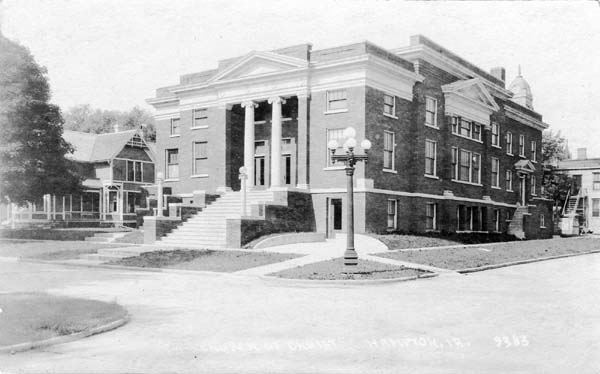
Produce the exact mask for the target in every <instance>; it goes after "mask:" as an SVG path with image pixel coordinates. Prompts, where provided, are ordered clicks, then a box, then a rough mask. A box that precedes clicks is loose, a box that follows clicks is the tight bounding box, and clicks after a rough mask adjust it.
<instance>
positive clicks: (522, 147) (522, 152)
mask: <svg viewBox="0 0 600 374" xmlns="http://www.w3.org/2000/svg"><path fill="white" fill-rule="evenodd" d="M519 156H521V157H525V135H519Z"/></svg>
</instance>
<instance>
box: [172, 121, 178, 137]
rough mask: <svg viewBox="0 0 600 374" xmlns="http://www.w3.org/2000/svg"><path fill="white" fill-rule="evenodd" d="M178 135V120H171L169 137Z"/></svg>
mask: <svg viewBox="0 0 600 374" xmlns="http://www.w3.org/2000/svg"><path fill="white" fill-rule="evenodd" d="M177 135H179V118H171V136H177Z"/></svg>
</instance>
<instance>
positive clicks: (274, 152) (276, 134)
mask: <svg viewBox="0 0 600 374" xmlns="http://www.w3.org/2000/svg"><path fill="white" fill-rule="evenodd" d="M269 104H272V105H273V117H272V119H271V187H279V186H281V104H285V100H284V99H282V98H281V97H279V96H276V97H272V98H270V99H269Z"/></svg>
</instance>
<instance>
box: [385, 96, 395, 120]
mask: <svg viewBox="0 0 600 374" xmlns="http://www.w3.org/2000/svg"><path fill="white" fill-rule="evenodd" d="M383 114H387V115H389V116H396V97H394V96H392V95H386V94H384V95H383Z"/></svg>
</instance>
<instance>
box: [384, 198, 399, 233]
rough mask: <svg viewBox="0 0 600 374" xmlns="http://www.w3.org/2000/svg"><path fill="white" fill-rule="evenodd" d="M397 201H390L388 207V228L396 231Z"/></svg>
mask: <svg viewBox="0 0 600 374" xmlns="http://www.w3.org/2000/svg"><path fill="white" fill-rule="evenodd" d="M397 203H398V202H397V201H396V200H391V199H389V200H388V205H387V228H388V229H396V224H397V217H398V214H397V210H396V208H397V206H396V205H397Z"/></svg>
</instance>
